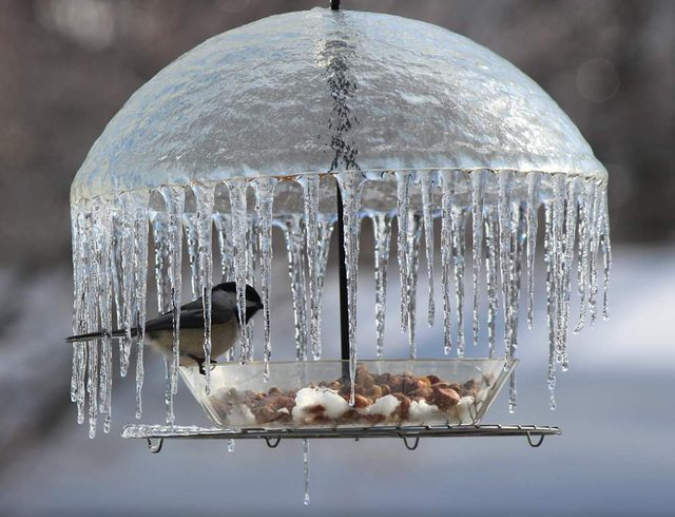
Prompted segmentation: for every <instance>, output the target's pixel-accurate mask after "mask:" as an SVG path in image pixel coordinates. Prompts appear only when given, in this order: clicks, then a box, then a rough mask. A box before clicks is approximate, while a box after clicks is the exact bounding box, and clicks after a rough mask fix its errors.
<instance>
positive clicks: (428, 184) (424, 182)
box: [419, 171, 436, 327]
mask: <svg viewBox="0 0 675 517" xmlns="http://www.w3.org/2000/svg"><path fill="white" fill-rule="evenodd" d="M419 175H420V178H421V188H422V212H423V214H424V243H425V246H426V258H427V278H428V282H429V294H428V299H427V324H428V325H429V326H430V327H432V326H433V325H434V319H435V316H436V304H435V302H434V219H433V214H432V208H433V207H432V205H431V193H432V188H433V186H434V180H435V177H434V176H432V173H431V172H427V171H423V172H421V173H419Z"/></svg>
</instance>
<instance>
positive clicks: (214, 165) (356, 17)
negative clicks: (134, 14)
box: [72, 8, 606, 200]
mask: <svg viewBox="0 0 675 517" xmlns="http://www.w3.org/2000/svg"><path fill="white" fill-rule="evenodd" d="M357 168H358V169H360V170H363V171H368V170H400V169H416V170H421V169H479V168H488V169H493V170H495V169H496V170H499V169H512V170H519V171H533V170H537V171H545V172H562V173H573V174H583V175H599V176H604V175H606V171H605V169H604V167H603V166H602V164H600V163H599V162H598V161H597V160H596V158H595V157H594V156H593V153H592V151H591V149H590V147H589V145H588V144H587V143H586V141H585V140H584V139H583V137H582V136H581V134H580V133H579V131H578V130H577V128H576V126H575V125H574V124H573V123H572V122H571V121H570V119H569V118H568V117H567V116H566V115H565V114H564V113H563V112H562V111H561V109H560V108H559V107H558V105H557V104H556V103H555V102H554V101H553V100H552V99H551V98H550V97H549V96H548V95H547V94H546V93H545V92H544V91H543V90H542V89H541V88H540V87H539V86H538V85H537V84H536V83H535V82H534V81H532V80H531V79H529V78H528V77H527V76H525V75H524V74H523V73H522V72H520V71H519V70H518V69H517V68H515V67H514V66H513V65H511V64H510V63H508V62H507V61H505V60H504V59H502V58H500V57H499V56H497V55H496V54H494V53H492V52H491V51H489V50H487V49H485V48H484V47H482V46H480V45H478V44H476V43H474V42H472V41H470V40H469V39H467V38H464V37H462V36H459V35H457V34H454V33H452V32H450V31H448V30H446V29H443V28H441V27H437V26H434V25H430V24H427V23H423V22H419V21H414V20H410V19H405V18H400V17H395V16H388V15H383V14H372V13H363V12H352V11H337V12H335V11H330V10H328V9H321V8H316V9H312V10H311V11H303V12H296V13H290V14H284V15H280V16H272V17H269V18H265V19H263V20H260V21H257V22H255V23H251V24H249V25H246V26H243V27H240V28H238V29H234V30H231V31H228V32H225V33H223V34H221V35H219V36H216V37H214V38H212V39H210V40H208V41H206V42H205V43H203V44H201V45H199V46H198V47H196V48H195V49H193V50H191V51H190V52H188V53H186V54H185V55H183V56H182V57H180V58H179V59H177V60H176V61H175V62H173V63H171V64H170V65H169V66H167V67H166V68H164V69H163V70H162V71H161V72H159V73H158V74H157V75H156V76H155V77H154V78H152V79H151V80H150V81H148V83H146V84H145V85H144V86H143V87H142V88H140V89H139V90H138V91H137V92H136V93H135V94H134V95H133V96H132V97H131V98H130V99H129V101H128V102H127V103H126V104H125V105H124V107H123V108H122V109H121V110H120V111H119V113H117V115H116V116H115V117H114V118H113V119H112V121H111V122H110V123H109V124H108V126H107V127H106V128H105V130H104V132H103V134H102V135H101V136H100V138H99V139H98V140H97V141H96V143H95V144H94V146H93V147H92V149H91V151H90V152H89V155H88V156H87V158H86V160H85V162H84V164H83V165H82V167H81V169H80V170H79V172H78V174H77V177H76V179H75V181H74V183H73V188H72V197H73V199H74V200H77V199H80V198H90V197H94V196H98V195H110V194H116V193H119V192H124V191H129V190H136V189H141V188H155V187H158V186H160V185H166V184H174V185H187V184H189V183H190V182H192V181H195V180H199V181H204V182H210V181H221V180H227V179H229V178H232V177H235V176H261V175H274V176H285V175H294V174H301V173H307V172H317V173H322V172H327V171H329V170H333V171H341V170H349V169H357Z"/></svg>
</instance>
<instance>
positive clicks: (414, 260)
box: [406, 212, 422, 359]
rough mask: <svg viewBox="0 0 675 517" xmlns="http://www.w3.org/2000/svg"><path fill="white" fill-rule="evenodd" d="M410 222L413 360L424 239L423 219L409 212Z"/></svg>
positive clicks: (410, 339)
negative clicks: (420, 250)
mask: <svg viewBox="0 0 675 517" xmlns="http://www.w3.org/2000/svg"><path fill="white" fill-rule="evenodd" d="M409 218H410V219H409V221H408V245H407V252H408V256H407V258H406V264H407V266H406V268H407V271H408V278H407V280H406V299H407V301H408V310H407V313H408V350H409V356H410V358H411V359H415V358H416V357H417V342H416V340H415V330H416V326H417V278H418V273H419V244H420V239H421V238H422V217H420V216H419V215H418V214H415V213H411V212H409Z"/></svg>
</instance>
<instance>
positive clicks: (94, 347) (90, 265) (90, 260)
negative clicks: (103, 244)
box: [84, 212, 99, 438]
mask: <svg viewBox="0 0 675 517" xmlns="http://www.w3.org/2000/svg"><path fill="white" fill-rule="evenodd" d="M84 252H85V254H86V257H85V262H84V264H85V268H86V269H85V271H86V273H85V282H84V315H85V318H86V327H87V331H88V332H96V331H97V330H98V303H97V300H98V290H99V286H98V280H99V275H98V264H97V261H96V238H95V230H94V222H93V217H92V213H91V212H89V213H87V214H86V216H85V221H84ZM97 341H98V340H91V341H89V342H88V343H87V347H88V350H87V397H88V399H89V408H88V409H89V438H94V437H95V436H96V427H97V423H98V383H99V378H98V372H99V370H98V366H99V360H98V342H97Z"/></svg>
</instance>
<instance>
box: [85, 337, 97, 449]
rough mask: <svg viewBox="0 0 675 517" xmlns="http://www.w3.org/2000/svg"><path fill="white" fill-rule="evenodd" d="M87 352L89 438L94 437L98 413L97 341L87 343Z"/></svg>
mask: <svg viewBox="0 0 675 517" xmlns="http://www.w3.org/2000/svg"><path fill="white" fill-rule="evenodd" d="M88 347H89V353H88V360H89V364H88V366H87V395H89V438H92V439H93V438H95V437H96V425H97V415H98V398H97V397H98V395H97V388H98V381H99V379H98V342H97V341H96V340H91V341H89V343H88Z"/></svg>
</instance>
